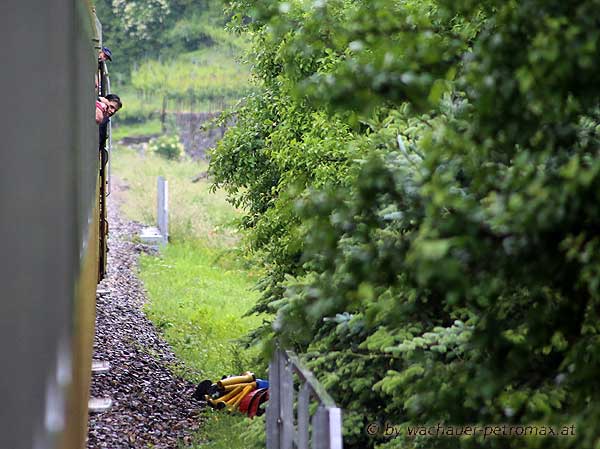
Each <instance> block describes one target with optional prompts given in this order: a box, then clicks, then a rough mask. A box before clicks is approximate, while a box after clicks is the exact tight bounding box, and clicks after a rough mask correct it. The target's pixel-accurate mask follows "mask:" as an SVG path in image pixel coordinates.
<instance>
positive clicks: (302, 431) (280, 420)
mask: <svg viewBox="0 0 600 449" xmlns="http://www.w3.org/2000/svg"><path fill="white" fill-rule="evenodd" d="M296 381H297V382H296ZM311 403H314V404H315V405H316V409H314V406H313V410H314V413H312V415H311ZM294 411H296V413H294ZM309 448H312V449H342V413H341V410H340V409H339V408H338V407H337V406H336V405H335V402H334V401H333V399H332V398H331V397H330V396H329V394H328V393H327V391H326V390H325V388H323V386H322V385H321V384H320V383H319V381H318V380H317V379H316V378H315V377H314V375H313V374H312V373H311V372H310V371H309V370H307V369H306V368H305V367H304V366H302V364H301V363H300V361H299V360H298V357H297V356H296V355H295V354H294V353H293V352H290V351H282V350H277V351H275V353H274V355H273V359H272V360H271V363H270V364H269V405H268V407H267V449H309Z"/></svg>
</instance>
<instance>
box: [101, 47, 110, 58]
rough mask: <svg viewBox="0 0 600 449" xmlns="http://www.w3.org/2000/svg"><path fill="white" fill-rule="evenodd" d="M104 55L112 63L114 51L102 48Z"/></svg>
mask: <svg viewBox="0 0 600 449" xmlns="http://www.w3.org/2000/svg"><path fill="white" fill-rule="evenodd" d="M102 53H104V54H105V55H106V57H107V58H108V60H109V61H112V51H110V48H108V47H102Z"/></svg>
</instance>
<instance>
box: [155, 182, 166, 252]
mask: <svg viewBox="0 0 600 449" xmlns="http://www.w3.org/2000/svg"><path fill="white" fill-rule="evenodd" d="M156 219H157V221H158V230H159V231H160V234H161V235H162V238H163V244H165V245H166V244H167V243H168V242H169V184H168V182H167V180H166V179H165V178H163V177H162V176H159V177H158V195H157V213H156Z"/></svg>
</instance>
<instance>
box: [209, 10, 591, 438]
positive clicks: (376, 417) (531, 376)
mask: <svg viewBox="0 0 600 449" xmlns="http://www.w3.org/2000/svg"><path fill="white" fill-rule="evenodd" d="M234 8H239V9H238V12H239V13H240V14H239V16H238V17H239V18H240V22H239V24H240V27H241V28H242V29H243V28H246V27H247V28H249V30H250V31H251V33H252V35H253V36H254V49H253V54H252V55H251V57H250V59H251V60H254V61H255V63H254V74H255V76H256V77H257V79H259V80H260V87H261V89H262V90H261V92H259V93H257V94H256V95H254V96H252V97H251V98H249V100H248V101H247V102H246V104H245V106H244V107H243V108H242V109H241V110H240V111H239V117H238V122H237V126H236V127H235V128H234V129H233V130H231V131H230V132H228V133H227V134H226V136H225V139H224V140H223V141H222V142H221V143H220V144H219V146H218V147H217V149H216V151H215V153H214V155H213V159H212V162H211V164H212V171H213V174H214V177H215V178H214V179H215V180H216V183H217V185H222V186H224V187H225V188H226V189H227V190H228V191H229V193H230V195H231V199H232V201H234V202H235V203H236V204H240V205H244V206H245V207H246V208H247V211H248V213H247V217H246V220H245V225H246V227H247V228H248V231H249V232H248V238H249V241H250V243H251V249H252V250H253V251H254V253H255V254H256V255H257V256H258V257H262V260H263V262H264V264H265V266H266V267H267V269H268V273H267V276H266V277H265V278H264V279H263V280H262V282H261V284H260V286H261V288H262V292H263V299H262V301H261V303H260V304H259V306H258V307H257V310H260V311H269V312H271V313H272V314H273V317H274V319H273V322H272V325H271V326H265V327H264V328H262V329H261V331H260V332H259V334H260V335H261V336H262V338H263V340H265V341H266V342H267V343H268V342H270V341H272V339H273V338H277V339H279V340H280V341H282V342H283V343H284V344H285V345H286V346H288V347H293V348H295V349H297V350H300V351H302V352H303V353H304V355H305V358H306V359H307V360H308V361H309V363H310V365H311V366H312V368H313V369H314V370H315V371H316V372H317V374H318V376H319V377H320V378H321V380H322V381H323V382H324V383H325V385H326V387H327V388H328V389H329V391H330V392H331V393H332V394H333V396H334V397H335V398H336V400H337V401H338V402H339V403H340V404H341V405H342V406H343V407H344V409H345V410H344V419H345V426H344V427H345V435H346V440H345V441H346V444H345V447H349V448H357V449H358V448H360V449H364V448H373V447H378V448H388V449H391V448H399V447H402V448H403V449H417V448H423V447H427V448H430V449H437V448H448V449H450V448H459V447H460V448H494V449H500V448H501V449H509V448H520V449H523V448H541V447H543V448H547V449H549V448H597V447H600V435H599V433H598V431H597V430H596V426H595V423H596V422H597V420H598V418H599V417H600V401H599V400H600V389H598V388H597V381H596V380H595V379H597V376H598V374H599V373H600V357H598V356H597V354H599V353H600V338H599V336H600V325H599V324H598V323H599V320H598V313H599V312H598V311H599V310H600V282H598V279H600V237H599V235H598V229H600V194H599V192H600V157H599V156H600V153H599V148H600V127H599V123H600V112H599V110H598V105H599V104H600V83H598V82H597V73H598V70H599V69H600V46H598V45H597V42H598V41H599V39H600V28H599V27H598V18H599V16H598V3H597V1H596V0H582V1H579V2H563V1H560V0H543V1H542V0H522V1H520V2H504V1H495V0H492V1H485V2H472V1H470V0H458V1H457V0H452V1H450V0H436V1H434V0H405V1H402V2H397V1H395V0H373V1H370V2H361V1H358V2H356V1H345V0H339V1H329V2H303V1H290V2H286V3H282V4H279V3H275V2H270V1H266V0H265V1H252V2H246V1H237V2H234ZM244 8H246V9H244ZM246 15H249V16H251V17H252V19H253V20H252V21H248V20H246V19H245V16H246ZM246 24H247V25H246ZM299 24H302V26H299ZM373 421H380V422H386V421H387V422H391V423H394V424H403V425H424V424H433V425H435V424H437V423H438V422H444V423H449V424H457V425H459V424H473V423H477V424H480V425H485V424H496V423H497V424H503V423H512V424H525V425H528V424H535V423H538V424H546V425H564V424H569V425H571V424H573V425H575V426H576V429H577V431H576V435H574V436H571V437H569V438H546V439H545V438H497V439H495V438H487V439H484V438H482V437H481V436H475V437H473V438H460V439H450V438H439V439H434V438H422V437H421V438H406V437H399V438H396V439H394V440H389V439H387V438H385V437H384V436H382V435H379V436H375V437H371V436H368V435H367V434H366V432H365V426H366V425H367V423H369V422H373Z"/></svg>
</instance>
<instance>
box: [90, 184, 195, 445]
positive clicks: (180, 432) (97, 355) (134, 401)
mask: <svg viewBox="0 0 600 449" xmlns="http://www.w3.org/2000/svg"><path fill="white" fill-rule="evenodd" d="M112 189H113V194H112V195H111V197H110V198H109V222H110V226H111V227H110V241H109V249H110V251H109V254H108V275H107V277H106V279H104V280H103V281H102V283H101V284H100V285H99V286H98V290H99V292H100V293H99V294H98V295H97V306H96V337H95V340H94V359H97V360H104V361H108V362H109V363H110V365H111V369H110V371H109V372H108V373H105V374H94V375H93V377H92V388H91V395H92V396H94V397H110V398H112V400H113V405H112V407H111V409H110V410H108V411H106V412H103V413H100V414H92V415H90V420H89V432H88V446H87V447H88V449H98V448H108V449H120V448H149V447H152V448H155V449H167V448H169V449H170V448H177V447H178V444H180V443H181V442H183V443H186V444H187V443H189V442H190V440H191V433H192V432H193V430H195V429H197V428H198V424H199V418H198V413H199V411H200V407H199V404H198V403H196V402H193V400H191V399H190V397H191V394H192V393H193V391H194V386H193V385H192V384H191V383H189V382H186V381H184V380H182V379H181V378H178V377H176V376H174V375H173V374H172V371H171V369H170V367H171V366H173V365H174V364H176V363H177V361H176V359H175V357H174V355H173V353H172V351H171V349H170V347H169V345H168V344H167V343H166V342H165V341H164V340H163V339H162V338H161V337H160V336H159V334H158V332H157V331H156V329H155V328H154V326H153V325H152V324H151V323H150V321H148V319H147V318H146V316H145V315H144V313H143V312H142V306H143V304H144V302H145V301H146V297H145V292H144V289H143V286H142V283H141V282H140V280H139V279H138V278H137V276H136V274H135V267H136V264H137V257H138V255H139V253H140V252H142V251H145V250H147V248H145V247H144V246H143V245H140V244H134V243H131V237H132V236H133V235H136V234H137V233H138V232H139V230H140V228H141V226H140V225H139V224H136V223H132V222H128V221H125V220H123V219H122V218H121V217H120V216H119V211H118V203H119V192H120V190H121V189H122V186H120V184H119V183H118V180H115V179H114V178H113V187H112Z"/></svg>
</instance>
